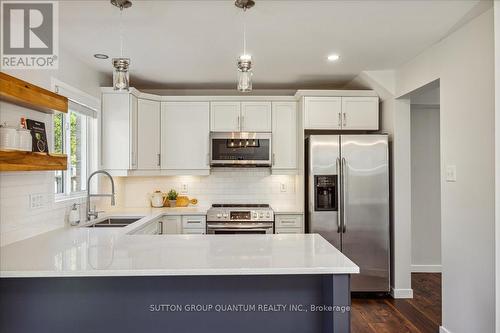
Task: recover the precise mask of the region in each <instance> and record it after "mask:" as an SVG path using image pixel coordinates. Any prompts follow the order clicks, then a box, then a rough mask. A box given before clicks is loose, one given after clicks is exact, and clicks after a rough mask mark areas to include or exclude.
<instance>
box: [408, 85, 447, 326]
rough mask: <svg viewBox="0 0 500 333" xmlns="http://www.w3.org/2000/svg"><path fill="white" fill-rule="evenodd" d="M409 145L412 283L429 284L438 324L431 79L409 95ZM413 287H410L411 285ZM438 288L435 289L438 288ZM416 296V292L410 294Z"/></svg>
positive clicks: (437, 165)
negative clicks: (431, 287) (431, 286)
mask: <svg viewBox="0 0 500 333" xmlns="http://www.w3.org/2000/svg"><path fill="white" fill-rule="evenodd" d="M408 97H409V100H410V131H411V135H410V146H411V274H412V284H414V283H415V281H416V280H418V281H419V283H420V284H422V283H423V284H426V283H428V284H432V285H433V286H434V288H433V290H432V292H433V293H435V295H422V296H425V297H427V298H428V299H430V300H432V302H431V303H430V304H429V312H430V313H429V314H428V315H430V316H431V318H433V319H434V320H435V321H437V322H436V324H438V325H441V151H440V146H441V136H440V135H441V133H440V86H439V80H436V81H433V82H431V83H429V84H427V85H425V86H423V87H421V88H419V89H417V90H415V91H413V92H412V93H410V94H409V96H408ZM412 287H413V286H412ZM438 289H439V290H438ZM414 291H415V292H418V290H415V289H414ZM414 296H415V297H418V295H414Z"/></svg>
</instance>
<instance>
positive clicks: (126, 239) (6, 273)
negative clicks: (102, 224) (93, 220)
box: [0, 207, 359, 278]
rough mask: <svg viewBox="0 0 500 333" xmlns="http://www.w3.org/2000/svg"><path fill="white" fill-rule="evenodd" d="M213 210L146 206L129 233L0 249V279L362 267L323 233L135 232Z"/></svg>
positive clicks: (85, 233) (58, 236) (69, 235)
mask: <svg viewBox="0 0 500 333" xmlns="http://www.w3.org/2000/svg"><path fill="white" fill-rule="evenodd" d="M205 213H206V208H196V207H194V208H174V209H168V208H167V209H142V210H126V211H120V212H113V213H112V214H108V216H123V217H125V216H141V217H142V218H141V219H140V220H139V221H137V222H135V223H133V224H131V225H129V226H127V227H124V228H86V227H68V228H63V229H58V230H55V231H51V232H48V233H45V234H42V235H39V236H36V237H33V238H30V239H27V240H23V241H20V242H16V243H13V244H10V245H7V246H4V247H1V248H0V277H2V278H9V277H63V276H68V277H84V276H158V275H177V276H182V275H276V274H355V273H359V268H358V266H356V264H354V263H353V262H352V261H351V260H349V259H348V258H347V257H346V256H345V255H344V254H342V253H341V252H340V251H339V250H337V249H336V248H335V247H333V246H332V245H331V244H330V243H328V242H327V241H326V240H325V239H324V238H322V237H321V236H320V235H317V234H296V235H283V234H280V235H132V234H129V233H130V232H131V231H133V230H135V229H138V228H140V227H142V226H143V225H145V224H147V223H149V222H151V221H152V220H154V219H155V218H158V217H161V216H164V215H197V214H199V215H204V214H205Z"/></svg>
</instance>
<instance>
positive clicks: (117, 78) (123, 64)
mask: <svg viewBox="0 0 500 333" xmlns="http://www.w3.org/2000/svg"><path fill="white" fill-rule="evenodd" d="M111 4H112V5H113V6H115V7H118V8H119V9H120V57H119V58H113V61H112V63H113V88H114V90H128V89H129V87H130V76H129V71H128V67H129V65H130V59H129V58H124V57H123V22H122V14H123V9H125V8H130V7H132V2H131V1H129V0H111Z"/></svg>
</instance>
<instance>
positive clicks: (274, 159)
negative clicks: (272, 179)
mask: <svg viewBox="0 0 500 333" xmlns="http://www.w3.org/2000/svg"><path fill="white" fill-rule="evenodd" d="M275 163H276V154H275V153H273V161H272V164H273V166H274V164H275Z"/></svg>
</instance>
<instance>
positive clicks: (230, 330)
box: [0, 274, 351, 333]
mask: <svg viewBox="0 0 500 333" xmlns="http://www.w3.org/2000/svg"><path fill="white" fill-rule="evenodd" d="M0 295H1V296H0V332H8V333H26V332H33V333H34V332H37V333H45V332H46V333H97V332H99V333H100V332H103V333H104V332H105V333H114V332H116V333H143V332H144V333H160V332H161V333H169V332H172V333H196V332H214V333H294V332H296V333H321V332H324V333H327V332H328V333H348V332H350V305H351V299H350V287H349V275H348V274H319V275H307V274H304V275H223V276H221V275H217V276H106V277H37V278H1V279H0Z"/></svg>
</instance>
